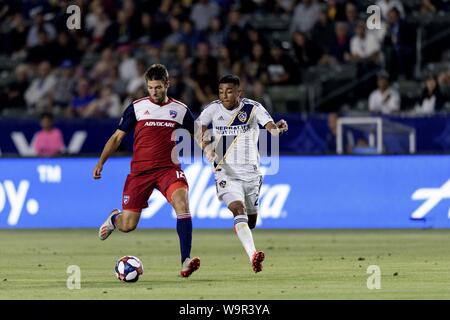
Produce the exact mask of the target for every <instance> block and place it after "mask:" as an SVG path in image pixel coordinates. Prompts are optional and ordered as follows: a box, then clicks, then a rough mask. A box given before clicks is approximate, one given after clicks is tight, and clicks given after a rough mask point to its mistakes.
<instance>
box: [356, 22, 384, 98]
mask: <svg viewBox="0 0 450 320" xmlns="http://www.w3.org/2000/svg"><path fill="white" fill-rule="evenodd" d="M381 57H382V55H381V44H380V42H379V41H378V39H377V37H376V36H375V35H374V34H373V33H372V32H369V31H368V30H367V28H366V24H365V22H364V21H360V22H358V25H357V27H356V34H355V35H354V36H353V37H352V39H351V40H350V61H353V62H355V63H356V64H357V72H356V77H357V79H362V78H364V77H366V78H367V77H368V76H369V78H368V79H366V80H365V81H360V83H359V84H358V86H357V88H356V90H355V94H356V98H357V99H359V98H363V97H367V95H369V94H370V91H371V88H373V87H374V86H375V84H376V75H375V74H374V73H375V71H376V70H377V69H378V68H379V66H380V64H381ZM370 74H374V75H373V76H370Z"/></svg>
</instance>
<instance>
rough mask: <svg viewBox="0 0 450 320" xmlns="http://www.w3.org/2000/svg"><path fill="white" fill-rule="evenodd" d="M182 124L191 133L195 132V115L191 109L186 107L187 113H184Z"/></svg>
mask: <svg viewBox="0 0 450 320" xmlns="http://www.w3.org/2000/svg"><path fill="white" fill-rule="evenodd" d="M181 126H182V127H183V128H184V129H186V130H187V131H189V132H190V133H191V134H194V116H193V115H192V112H191V110H189V109H186V114H185V115H184V118H183V124H182V125H181Z"/></svg>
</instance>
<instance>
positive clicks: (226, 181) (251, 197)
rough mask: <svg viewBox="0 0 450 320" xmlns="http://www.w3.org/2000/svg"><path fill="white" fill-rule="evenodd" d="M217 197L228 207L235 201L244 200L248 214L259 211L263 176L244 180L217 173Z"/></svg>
mask: <svg viewBox="0 0 450 320" xmlns="http://www.w3.org/2000/svg"><path fill="white" fill-rule="evenodd" d="M215 179H216V190H217V197H218V198H219V200H220V201H223V202H224V203H225V204H226V205H227V207H228V205H229V204H230V203H232V202H234V201H242V202H243V203H244V205H245V209H246V212H247V214H248V215H252V214H257V213H258V200H259V191H260V189H261V185H262V176H257V177H256V179H254V180H252V181H242V180H237V179H233V178H229V177H227V176H226V175H225V174H223V173H221V172H217V173H216V175H215Z"/></svg>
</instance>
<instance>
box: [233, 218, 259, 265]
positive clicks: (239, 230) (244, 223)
mask: <svg viewBox="0 0 450 320" xmlns="http://www.w3.org/2000/svg"><path fill="white" fill-rule="evenodd" d="M234 231H235V232H236V234H237V236H238V238H239V240H241V243H242V246H243V247H244V249H245V251H246V252H247V255H248V257H249V259H250V261H252V256H253V254H254V253H255V251H256V248H255V244H254V242H253V236H252V231H251V230H250V228H249V227H248V218H247V216H246V215H238V216H236V217H234Z"/></svg>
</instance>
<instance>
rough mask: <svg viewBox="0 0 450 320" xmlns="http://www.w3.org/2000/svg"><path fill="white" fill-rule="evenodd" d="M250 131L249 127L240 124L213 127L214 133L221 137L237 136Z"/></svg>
mask: <svg viewBox="0 0 450 320" xmlns="http://www.w3.org/2000/svg"><path fill="white" fill-rule="evenodd" d="M249 130H250V125H248V124H241V125H237V126H215V127H214V133H215V134H217V135H221V136H237V135H238V134H241V133H246V132H247V131H249Z"/></svg>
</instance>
